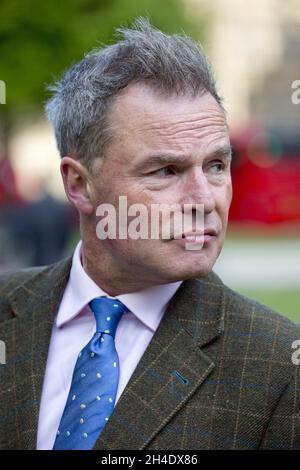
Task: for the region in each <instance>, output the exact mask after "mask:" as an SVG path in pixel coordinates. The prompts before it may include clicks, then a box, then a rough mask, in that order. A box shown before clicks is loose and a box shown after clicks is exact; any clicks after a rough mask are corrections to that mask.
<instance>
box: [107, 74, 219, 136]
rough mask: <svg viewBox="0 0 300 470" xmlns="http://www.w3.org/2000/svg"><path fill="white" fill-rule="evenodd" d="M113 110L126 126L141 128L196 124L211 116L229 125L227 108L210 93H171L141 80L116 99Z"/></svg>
mask: <svg viewBox="0 0 300 470" xmlns="http://www.w3.org/2000/svg"><path fill="white" fill-rule="evenodd" d="M112 111H113V116H114V118H115V119H116V121H117V122H119V124H120V125H121V126H122V127H125V128H127V129H129V128H130V129H131V130H134V129H135V130H137V131H138V130H139V129H141V130H146V129H147V128H150V129H161V128H167V127H172V126H176V125H179V126H180V125H184V124H190V125H193V123H194V125H195V126H196V125H197V123H201V121H204V120H208V119H210V120H213V119H219V120H220V121H223V124H224V125H226V117H225V114H224V112H223V110H222V109H221V107H220V105H219V104H218V103H217V101H216V100H215V99H214V97H213V96H212V95H210V94H209V93H204V94H199V95H196V96H192V95H191V94H184V95H175V94H172V95H170V96H169V95H163V94H159V93H158V92H157V91H155V90H153V89H152V88H150V87H149V86H147V85H144V84H140V83H136V84H131V85H129V86H128V87H126V88H125V89H124V90H123V91H122V92H121V93H120V94H119V96H118V97H117V98H116V99H115V100H114V102H113V106H112ZM206 124H209V122H208V121H207V122H206Z"/></svg>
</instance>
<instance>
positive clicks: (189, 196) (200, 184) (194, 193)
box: [182, 168, 216, 214]
mask: <svg viewBox="0 0 300 470" xmlns="http://www.w3.org/2000/svg"><path fill="white" fill-rule="evenodd" d="M182 197H183V199H184V202H185V203H187V204H192V205H193V209H196V204H203V208H204V213H205V214H208V213H210V212H212V211H213V210H214V209H215V205H216V204H215V196H214V192H213V188H212V187H211V184H210V183H209V181H208V180H207V177H206V175H205V174H204V173H203V170H202V168H197V169H195V170H194V171H193V173H192V174H191V175H190V177H189V178H188V179H187V181H186V184H185V187H184V194H183V195H182Z"/></svg>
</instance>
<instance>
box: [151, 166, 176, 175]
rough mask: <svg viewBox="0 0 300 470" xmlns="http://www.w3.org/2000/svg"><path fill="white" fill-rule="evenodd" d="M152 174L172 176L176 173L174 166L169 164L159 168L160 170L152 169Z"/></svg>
mask: <svg viewBox="0 0 300 470" xmlns="http://www.w3.org/2000/svg"><path fill="white" fill-rule="evenodd" d="M149 174H150V175H155V176H172V175H174V174H175V172H174V170H173V168H171V167H169V166H165V167H163V168H159V169H158V170H155V171H152V172H151V173H149Z"/></svg>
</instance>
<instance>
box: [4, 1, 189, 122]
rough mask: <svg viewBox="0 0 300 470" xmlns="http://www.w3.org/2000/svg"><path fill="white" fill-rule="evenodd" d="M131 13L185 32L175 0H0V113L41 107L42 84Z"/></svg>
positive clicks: (107, 39) (180, 7)
mask: <svg viewBox="0 0 300 470" xmlns="http://www.w3.org/2000/svg"><path fill="white" fill-rule="evenodd" d="M137 16H149V17H150V19H151V21H152V23H153V24H154V25H155V26H156V27H158V28H160V29H162V30H163V31H166V32H175V31H177V32H178V31H179V32H180V31H181V30H184V31H186V32H188V33H191V25H189V24H188V23H187V20H186V19H185V17H184V6H183V2H181V1H179V0H62V1H57V0H43V1H41V0H1V3H0V18H1V22H0V79H1V80H4V81H5V83H6V87H7V96H6V102H7V104H6V105H5V106H2V107H1V114H2V115H3V113H6V115H7V118H8V116H9V115H11V113H12V111H13V112H16V111H18V110H20V109H23V111H24V108H25V107H26V108H30V109H36V110H38V111H41V109H42V104H43V102H44V101H45V100H46V99H47V97H48V94H47V91H46V86H47V84H49V83H52V82H53V81H54V79H55V78H57V77H59V76H60V75H61V73H62V71H63V70H64V69H66V68H68V67H69V66H70V65H71V64H72V63H74V62H76V61H77V60H79V59H80V58H81V57H82V56H83V55H84V53H85V52H87V51H89V50H91V49H92V48H94V47H99V46H100V45H101V44H103V43H105V44H107V43H111V42H113V32H114V28H115V27H116V26H119V25H121V24H122V25H124V24H125V25H129V24H130V23H131V21H132V20H133V18H135V17H137Z"/></svg>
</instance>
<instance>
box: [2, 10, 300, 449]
mask: <svg viewBox="0 0 300 470" xmlns="http://www.w3.org/2000/svg"><path fill="white" fill-rule="evenodd" d="M121 32H122V34H123V38H122V40H120V41H119V42H118V43H117V44H115V45H112V46H109V47H106V48H104V49H103V50H96V51H94V52H92V53H90V54H88V55H87V56H86V57H85V58H84V59H83V60H82V61H81V62H79V63H78V64H76V65H75V66H74V67H72V68H71V69H70V70H69V71H67V72H66V73H65V75H64V77H63V78H62V80H61V81H60V82H59V83H58V84H57V85H56V86H55V87H53V91H54V95H53V97H52V98H51V100H50V101H49V102H48V104H47V107H46V110H47V113H48V117H49V119H50V121H51V122H52V124H53V126H54V128H55V133H56V139H57V144H58V148H59V150H60V153H61V156H62V161H61V172H62V177H63V181H64V186H65V191H66V194H67V197H68V198H69V200H70V201H71V203H72V204H73V205H74V206H75V207H76V208H77V210H78V212H79V216H80V234H81V242H80V243H79V245H78V246H77V247H76V249H75V252H74V255H73V257H72V259H67V260H64V261H62V262H60V263H57V264H54V265H51V266H47V267H43V268H32V269H28V270H22V271H20V272H18V273H15V274H11V275H6V276H2V279H1V324H0V338H1V339H2V340H4V341H5V343H6V346H7V364H6V365H5V366H1V369H0V373H1V394H0V403H1V404H0V407H1V415H0V416H1V417H0V426H1V431H0V442H1V444H0V446H1V448H3V449H5V448H6V449H35V448H37V449H92V448H93V449H147V450H150V449H164V450H167V449H177V450H179V449H181V450H186V449H273V448H274V449H275V448H280V449H282V448H284V449H295V448H299V447H300V420H299V411H300V408H299V390H298V386H299V372H298V370H299V369H298V367H297V366H296V365H295V364H294V362H295V361H292V353H293V349H292V344H293V342H294V341H295V340H297V339H299V338H300V328H299V327H298V326H296V325H295V324H293V323H291V322H290V321H289V320H287V319H285V318H283V317H281V316H280V315H278V314H276V313H275V312H272V311H270V310H269V309H268V308H266V307H264V306H262V305H260V304H258V303H256V302H254V301H252V300H250V299H247V298H245V297H242V296H241V295H239V294H237V293H236V292H234V291H232V290H231V289H229V288H228V287H226V286H225V285H224V284H223V283H222V281H221V280H220V279H219V278H218V276H217V275H215V274H214V273H213V272H212V268H213V265H214V262H215V261H216V259H217V257H218V255H219V253H220V251H221V248H222V245H223V242H224V236H225V231H226V226H227V217H228V210H229V206H230V202H231V178H230V142H229V135H228V128H227V124H226V116H225V112H224V110H223V107H222V103H221V99H220V97H219V96H218V94H217V92H216V88H215V83H214V79H213V77H212V73H211V71H210V68H209V65H208V63H207V59H206V58H205V55H204V53H203V51H202V50H201V49H200V48H199V47H197V46H196V45H195V44H194V43H193V42H192V41H191V40H189V39H188V38H185V37H178V36H176V35H174V36H167V35H165V34H163V33H162V32H160V31H158V30H156V29H154V28H152V27H151V26H150V24H149V23H148V22H147V21H146V20H143V19H140V20H138V21H137V22H136V23H135V26H134V27H133V28H132V29H122V30H121ZM120 196H126V197H127V203H128V206H131V207H132V206H133V205H134V204H138V203H139V204H143V206H144V207H146V208H147V209H149V213H150V209H151V208H152V207H153V205H155V204H160V203H164V204H167V205H172V204H173V203H177V204H179V207H180V208H182V209H181V210H182V211H183V208H184V206H185V205H188V207H189V208H190V213H192V215H193V227H191V229H193V230H194V228H195V220H196V215H197V213H198V212H199V211H200V206H201V207H203V221H204V233H203V231H202V242H203V243H202V247H201V249H193V247H196V248H197V242H198V241H199V239H198V238H193V237H189V233H188V232H189V230H187V231H185V232H183V234H182V237H181V238H178V237H175V234H174V233H175V224H174V225H172V227H173V232H172V233H171V237H170V238H169V239H168V238H164V237H162V236H160V237H159V238H158V239H157V238H151V237H148V238H142V237H141V238H137V239H134V238H133V237H131V238H130V237H120V236H117V237H108V238H104V237H99V233H98V230H97V224H98V222H99V217H98V212H97V211H98V208H99V207H101V205H103V204H110V205H111V206H113V207H114V208H116V213H117V214H119V211H120V209H119V206H118V204H119V197H120ZM172 221H173V219H172ZM193 233H195V232H193ZM197 233H198V235H199V233H200V232H199V231H198V232H197ZM160 235H161V232H160ZM200 238H201V233H200ZM187 242H189V243H190V244H191V245H192V249H186V248H187V247H186V243H187ZM103 306H104V307H103ZM114 308H115V310H114ZM105 309H107V310H105ZM99 312H100V313H99ZM114 312H116V313H117V312H118V315H119V316H118V318H117V316H114V317H113V319H114V321H115V324H114V332H112V331H110V330H109V328H110V327H109V325H110V323H109V321H110V320H111V318H112V315H113V314H114ZM101 322H102V324H101ZM99 325H100V326H99ZM114 335H115V336H114ZM107 345H109V347H108V349H105V347H107ZM112 358H114V359H112ZM93 361H94V362H93ZM101 361H102V362H101ZM106 366H107V367H106ZM108 366H109V367H108ZM105 367H106V369H105ZM103 370H105V373H104V372H103ZM97 387H98V388H97Z"/></svg>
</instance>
